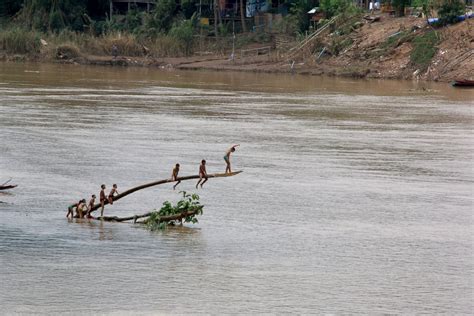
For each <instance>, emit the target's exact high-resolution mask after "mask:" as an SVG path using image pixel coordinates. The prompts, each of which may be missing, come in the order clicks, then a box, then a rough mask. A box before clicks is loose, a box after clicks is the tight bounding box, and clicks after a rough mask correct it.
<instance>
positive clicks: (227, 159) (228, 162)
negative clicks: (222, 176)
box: [224, 144, 240, 173]
mask: <svg viewBox="0 0 474 316" xmlns="http://www.w3.org/2000/svg"><path fill="white" fill-rule="evenodd" d="M238 146H240V145H239V144H237V145H233V146H232V147H230V148H229V149H228V150H227V151H226V152H225V155H224V160H225V163H226V164H227V166H226V168H225V173H231V172H232V170H231V168H230V154H231V153H233V152H234V151H235V147H238Z"/></svg>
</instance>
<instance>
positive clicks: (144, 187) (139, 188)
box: [90, 171, 242, 220]
mask: <svg viewBox="0 0 474 316" xmlns="http://www.w3.org/2000/svg"><path fill="white" fill-rule="evenodd" d="M241 172H242V171H235V172H231V173H214V174H208V175H207V177H208V178H222V177H230V176H235V175H236V174H239V173H241ZM192 179H199V175H194V176H186V177H178V178H177V180H172V179H164V180H159V181H155V182H150V183H147V184H142V185H139V186H137V187H134V188H131V189H128V190H127V191H124V192H122V193H120V194H117V195H116V196H114V197H113V199H112V200H113V201H117V200H119V199H121V198H123V197H125V196H127V195H129V194H131V193H133V192H136V191H138V190H142V189H146V188H149V187H153V186H156V185H160V184H165V183H170V182H177V181H186V180H192ZM104 204H105V205H107V204H109V201H108V200H105V202H104ZM98 208H100V203H99V204H96V205H94V206H93V207H92V209H91V210H90V211H91V212H92V211H95V210H97V209H98ZM104 220H105V218H104Z"/></svg>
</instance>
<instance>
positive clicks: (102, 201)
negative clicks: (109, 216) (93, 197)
mask: <svg viewBox="0 0 474 316" xmlns="http://www.w3.org/2000/svg"><path fill="white" fill-rule="evenodd" d="M100 188H101V190H100V194H99V202H100V207H101V209H100V217H103V216H104V206H105V200H106V199H107V198H106V197H105V184H102V185H101V186H100Z"/></svg>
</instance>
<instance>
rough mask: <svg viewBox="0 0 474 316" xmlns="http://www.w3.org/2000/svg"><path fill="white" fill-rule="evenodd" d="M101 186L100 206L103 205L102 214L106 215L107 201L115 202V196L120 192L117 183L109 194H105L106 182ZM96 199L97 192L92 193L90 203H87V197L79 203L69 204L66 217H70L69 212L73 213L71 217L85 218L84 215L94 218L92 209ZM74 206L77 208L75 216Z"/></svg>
mask: <svg viewBox="0 0 474 316" xmlns="http://www.w3.org/2000/svg"><path fill="white" fill-rule="evenodd" d="M100 188H101V190H100V193H99V202H100V207H101V209H100V216H104V206H105V201H108V202H109V203H110V204H114V196H115V195H116V194H119V192H118V191H117V185H116V184H114V185H112V190H110V193H109V195H108V196H106V195H105V184H102V185H101V186H100ZM95 199H96V196H95V194H92V196H91V199H90V200H89V204H86V199H82V200H80V201H79V202H77V203H74V204H72V205H69V207H68V212H67V215H66V217H68V218H69V214H71V218H74V217H76V218H84V216H85V217H87V218H92V216H91V211H92V208H93V207H94V204H95ZM74 208H76V215H75V216H74Z"/></svg>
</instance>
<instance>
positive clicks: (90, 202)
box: [87, 194, 95, 218]
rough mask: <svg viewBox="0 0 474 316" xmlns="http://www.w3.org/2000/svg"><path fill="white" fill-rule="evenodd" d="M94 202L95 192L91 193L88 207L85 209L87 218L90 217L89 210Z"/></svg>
mask: <svg viewBox="0 0 474 316" xmlns="http://www.w3.org/2000/svg"><path fill="white" fill-rule="evenodd" d="M94 204H95V194H92V196H91V199H90V200H89V209H88V210H87V218H92V216H91V211H92V208H93V207H94Z"/></svg>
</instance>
